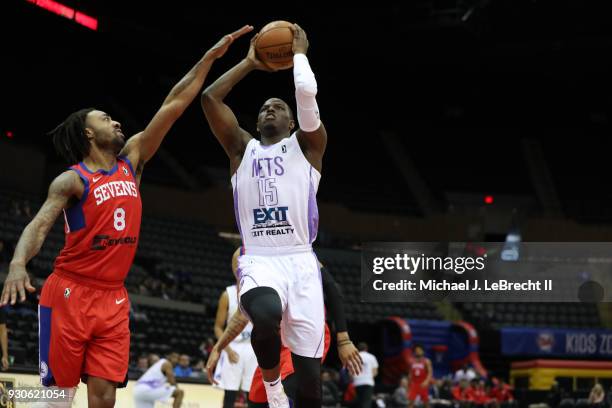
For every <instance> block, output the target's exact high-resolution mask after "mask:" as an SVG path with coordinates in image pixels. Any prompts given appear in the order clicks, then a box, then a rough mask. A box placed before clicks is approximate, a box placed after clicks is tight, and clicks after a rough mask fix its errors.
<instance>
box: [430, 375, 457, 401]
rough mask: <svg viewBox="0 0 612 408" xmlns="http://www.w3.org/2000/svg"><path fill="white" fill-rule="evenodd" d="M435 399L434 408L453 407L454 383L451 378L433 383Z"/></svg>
mask: <svg viewBox="0 0 612 408" xmlns="http://www.w3.org/2000/svg"><path fill="white" fill-rule="evenodd" d="M433 385H434V387H433V399H432V400H431V403H432V405H433V406H434V407H440V406H450V405H453V383H452V382H451V379H450V378H445V379H444V380H439V381H435V380H434V383H433Z"/></svg>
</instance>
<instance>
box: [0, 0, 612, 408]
mask: <svg viewBox="0 0 612 408" xmlns="http://www.w3.org/2000/svg"><path fill="white" fill-rule="evenodd" d="M54 10H55V11H59V14H58V13H56V12H54ZM67 10H68V11H67ZM69 10H73V11H72V14H74V11H78V12H79V13H82V14H84V15H85V16H86V17H81V18H80V19H79V21H77V19H76V18H75V17H74V16H73V17H72V18H66V15H67V14H69V13H70V12H69ZM610 11H612V7H610V6H609V5H608V4H606V2H594V1H593V2H591V1H579V0H558V1H540V0H454V1H453V0H443V1H440V0H410V1H397V2H387V1H382V2H365V3H357V2H352V3H345V4H340V3H338V4H336V3H335V2H313V3H307V2H247V3H244V4H241V3H239V2H224V1H220V2H211V1H206V2H203V1H202V2H197V1H186V0H174V1H170V2H165V1H161V2H140V1H135V2H132V1H102V0H81V1H78V0H57V2H55V1H50V0H49V1H45V0H40V1H34V0H27V1H26V0H5V1H2V2H1V4H0V21H1V24H0V38H1V40H0V44H1V45H0V56H1V57H0V58H1V63H0V65H1V74H0V84H1V87H0V89H1V92H2V99H3V103H2V106H3V107H2V109H1V110H0V276H1V277H2V281H4V277H5V276H6V273H7V270H8V264H9V262H10V260H11V257H12V254H13V250H14V246H15V244H16V242H17V239H18V238H19V236H20V234H21V231H22V230H23V228H24V227H25V226H26V225H27V224H28V222H29V221H30V220H31V219H32V217H33V216H34V215H35V214H36V212H37V210H38V209H39V207H40V205H41V204H42V202H43V201H44V199H45V197H46V193H47V187H48V185H49V183H50V182H51V180H53V179H54V178H55V177H56V176H57V175H58V174H60V173H61V172H62V171H63V169H65V165H64V164H63V163H62V162H61V161H60V159H59V158H58V156H57V155H56V154H55V152H54V150H53V146H52V143H51V139H50V137H49V136H48V135H47V132H48V131H50V130H51V129H53V128H54V127H55V126H56V125H58V124H59V123H60V122H61V121H62V120H63V119H64V118H65V117H66V116H67V115H68V114H69V113H70V112H73V111H75V110H77V109H80V108H84V107H89V106H93V107H98V108H99V109H101V110H104V111H106V112H110V113H111V115H112V116H113V119H115V120H118V121H120V122H121V123H122V127H123V129H124V133H125V134H126V136H128V135H132V134H134V133H136V132H137V131H140V130H142V128H143V127H144V126H145V125H146V124H147V123H148V120H150V118H151V117H152V116H153V114H154V113H155V112H156V110H157V109H158V108H159V106H160V105H161V102H162V101H163V99H164V98H165V96H166V94H167V93H168V91H169V90H170V89H171V88H172V86H173V85H174V84H175V83H176V82H177V81H178V80H179V79H180V78H181V77H182V75H184V73H186V72H187V71H188V70H189V69H190V67H191V66H192V65H193V64H194V63H195V62H196V61H197V60H198V59H199V58H200V57H201V56H202V55H203V53H204V52H205V51H206V50H207V49H208V48H209V47H211V46H212V45H213V44H214V43H215V42H216V41H217V40H218V39H219V38H220V37H221V36H222V35H224V34H226V33H229V32H231V31H233V30H236V29H238V28H239V27H241V26H242V25H244V24H252V25H253V26H254V27H255V30H256V31H257V30H259V29H260V28H261V27H262V26H263V25H265V24H266V23H268V22H270V21H273V20H279V19H282V20H287V21H291V22H297V23H299V24H300V26H301V27H303V28H304V29H305V31H306V33H307V34H308V38H309V41H310V49H309V51H308V58H309V60H310V63H311V66H312V68H313V71H314V73H315V75H316V78H317V82H318V90H319V93H318V95H317V100H318V104H319V107H320V109H321V118H322V119H323V120H324V121H325V125H326V128H327V131H328V135H329V141H328V147H327V151H326V153H325V157H324V162H323V172H322V173H323V177H322V180H321V184H320V188H319V192H318V200H319V214H320V227H319V235H318V239H317V241H316V243H315V251H316V253H317V255H318V258H319V259H320V260H321V262H322V263H323V264H324V265H325V266H326V267H327V268H328V270H329V271H330V272H331V274H332V275H333V276H334V277H335V279H336V280H337V281H338V283H339V284H340V286H341V289H342V293H343V297H344V305H345V310H346V313H347V319H348V325H349V332H350V335H351V339H352V340H353V341H354V342H355V344H357V343H358V342H366V343H368V345H369V351H370V352H371V353H372V354H374V355H375V356H376V358H377V360H378V362H379V364H380V368H379V374H378V376H377V377H376V379H375V381H376V385H375V389H374V397H373V400H372V405H371V406H372V407H383V406H387V407H393V406H406V405H401V404H400V405H397V404H398V403H397V402H394V401H393V397H392V396H393V394H394V391H395V390H396V388H397V387H398V384H399V382H400V378H401V377H402V376H403V375H407V373H408V368H407V364H408V363H407V361H409V360H410V357H411V356H410V354H411V351H410V350H411V347H412V346H413V345H414V344H416V343H419V344H422V345H423V346H424V347H425V353H426V355H427V356H428V357H429V358H430V359H431V360H432V362H433V364H434V378H435V384H434V385H432V387H430V391H429V392H430V395H431V397H432V398H436V399H437V400H438V402H436V403H435V404H438V405H440V406H442V405H444V406H450V405H452V406H457V407H459V406H461V407H466V406H470V405H471V406H473V407H477V406H483V407H485V406H487V407H493V406H505V407H511V406H520V407H528V406H529V405H531V404H546V405H548V406H549V407H550V408H556V407H558V406H564V407H568V408H570V407H574V406H575V407H587V406H596V407H604V406H611V405H612V304H611V303H589V302H567V303H544V302H542V303H533V302H523V303H508V302H486V303H479V302H471V303H452V302H449V301H444V300H441V301H436V302H415V303H384V302H377V303H366V302H362V301H361V277H360V273H361V272H360V270H361V266H360V265H361V263H360V262H361V247H362V245H363V243H366V242H378V241H391V242H404V241H406V242H425V241H440V242H449V241H462V242H509V241H513V240H514V241H516V240H518V241H521V242H610V241H612V182H611V175H612V168H611V163H612V160H611V157H612V156H611V152H612V150H611V148H612V142H611V136H612V127H611V121H612V98H611V95H612V62H611V61H612V58H610V57H611V54H612V24H611V23H610ZM62 13H63V14H64V15H60V14H62ZM251 35H252V34H248V35H247V36H246V38H240V39H239V40H237V41H236V42H235V43H234V44H233V45H232V46H231V48H230V49H229V51H228V53H227V54H226V55H225V56H223V57H222V58H221V59H219V60H217V61H216V62H215V64H214V65H213V67H212V69H211V71H210V73H209V75H208V77H207V79H206V82H205V86H206V85H208V84H210V83H212V81H214V80H215V79H216V78H217V77H218V76H219V75H221V74H222V73H223V72H225V70H227V69H229V68H230V67H231V66H233V65H234V64H236V63H237V62H238V61H239V60H240V59H242V58H244V57H245V56H246V52H247V50H248V44H249V42H248V39H249V38H250V36H251ZM272 96H276V97H280V98H283V99H285V100H287V101H289V102H290V104H293V108H294V109H295V97H294V84H293V76H292V75H291V70H287V71H280V72H277V73H266V72H254V73H252V74H250V75H248V77H246V78H245V79H244V80H243V81H242V82H241V83H240V84H239V85H237V86H236V87H235V89H234V91H233V92H232V93H231V94H230V95H229V96H228V99H227V101H228V104H229V105H230V106H231V107H232V108H233V109H234V110H235V112H236V113H237V116H238V120H239V122H240V124H241V125H242V126H243V127H244V128H245V129H247V130H249V131H251V132H252V133H253V134H256V133H255V124H256V118H257V112H258V109H259V107H260V106H261V104H262V103H263V102H264V101H265V100H266V99H267V98H269V97H272ZM141 193H142V200H143V219H142V228H141V234H140V238H139V241H140V242H139V245H138V250H137V253H136V258H135V261H134V264H133V267H132V269H131V270H130V273H129V275H128V278H127V281H126V287H127V289H128V292H129V294H130V301H131V314H130V326H131V346H130V370H129V378H130V380H131V382H133V381H135V380H136V379H138V377H139V376H140V375H141V374H142V372H143V370H145V369H146V364H147V363H146V361H144V359H142V358H141V357H146V356H149V355H150V354H151V353H154V354H158V355H165V354H166V353H168V352H171V351H176V352H178V353H180V354H184V355H186V356H188V358H189V361H188V362H187V363H186V364H187V365H189V366H190V367H191V368H192V370H191V371H192V373H191V375H190V376H189V377H185V378H179V382H180V383H181V385H184V389H185V390H186V397H185V398H186V402H184V406H188V407H221V399H222V392H221V391H219V390H217V389H213V388H212V387H211V386H210V385H208V384H209V381H208V379H207V378H206V370H205V369H204V366H205V363H206V359H207V357H208V353H209V352H210V348H211V346H212V345H213V344H214V342H215V341H216V340H215V335H214V332H213V326H214V319H215V314H216V309H217V302H218V300H219V296H220V295H221V293H222V292H223V290H224V289H225V287H226V286H228V285H231V284H232V283H233V282H234V278H233V276H232V272H231V267H230V261H231V256H232V253H233V252H234V250H235V249H236V248H237V247H238V246H239V245H240V235H239V234H238V230H237V228H236V224H235V218H234V210H233V202H232V190H231V186H230V182H229V170H228V166H227V157H226V155H225V154H224V151H223V150H222V148H221V147H220V145H219V144H218V142H217V140H216V139H215V137H214V136H213V135H212V133H211V131H210V129H209V127H208V124H207V122H206V119H205V117H204V116H203V114H202V109H201V108H200V104H199V100H198V98H196V100H195V101H194V102H193V103H192V105H191V106H190V107H189V108H188V109H187V111H186V112H185V114H184V115H183V116H182V117H181V118H180V119H179V120H178V121H177V122H176V124H175V125H174V126H173V128H172V129H171V131H170V132H169V134H168V135H167V137H166V138H165V140H164V142H163V144H162V147H161V149H160V150H159V151H158V153H157V154H156V155H155V157H154V158H153V159H152V160H151V161H150V162H149V163H147V165H146V166H145V168H144V175H143V178H142V185H141ZM63 225H64V219H63V217H60V218H58V220H57V222H56V225H55V227H54V228H53V229H52V231H51V232H50V234H49V236H48V238H47V239H46V241H45V244H44V246H43V247H42V249H41V251H40V253H39V254H38V255H37V256H36V257H35V258H34V259H33V260H32V261H30V263H29V264H28V271H29V273H30V275H31V277H32V278H33V282H34V286H35V287H36V288H37V291H36V293H33V294H31V295H29V296H28V299H27V301H26V302H25V303H20V304H16V305H14V306H6V307H4V308H3V311H2V314H4V315H5V316H6V317H5V320H6V329H7V332H8V356H7V357H8V361H9V363H10V366H9V367H8V370H4V371H2V372H0V382H1V383H2V384H3V386H5V387H8V388H10V387H17V386H18V385H19V384H25V383H27V384H34V385H35V384H37V381H38V380H37V375H38V374H37V372H38V319H37V306H38V299H39V295H40V288H41V287H42V285H43V283H44V281H45V279H46V278H47V276H48V275H49V274H50V273H51V272H52V270H53V262H54V259H55V257H56V256H57V254H58V253H59V250H60V249H61V248H62V246H63V244H64V231H63ZM474 250H475V251H478V248H476V249H474ZM611 257H612V254H611ZM611 262H612V261H611ZM610 273H611V274H612V268H610ZM604 290H606V291H610V290H612V288H610V287H605V288H604ZM0 327H2V325H1V324H0ZM1 333H2V331H1V330H0V334H1ZM509 341H510V342H513V344H514V345H516V347H510V345H509V344H508V342H509ZM521 342H524V344H520V345H517V344H518V343H521ZM183 360H184V358H183ZM465 365H468V366H470V367H471V369H469V370H468V371H469V373H465V372H459V373H458V370H460V369H463V367H464V366H465ZM324 371H326V372H329V373H330V376H329V377H330V378H331V380H330V381H332V382H333V383H334V384H335V386H336V388H337V391H338V398H337V400H336V401H333V402H332V403H331V404H330V405H329V406H334V407H335V406H338V407H339V406H343V407H344V406H346V407H348V406H352V405H351V398H352V397H353V396H354V389H353V387H352V385H351V380H350V378H349V377H348V375H347V374H346V372H345V371H343V370H342V369H341V364H340V360H339V358H338V355H337V351H336V347H335V340H334V341H333V342H332V346H331V348H330V354H329V356H328V358H327V360H326V361H325V363H324ZM472 373H473V374H474V375H476V376H478V377H481V378H482V379H483V380H484V383H485V385H484V387H485V390H486V392H487V393H488V394H487V395H488V397H487V398H483V399H482V400H478V401H477V400H470V401H459V400H457V399H454V398H453V397H454V396H455V394H453V392H452V391H453V390H456V387H459V383H460V381H459V380H460V378H462V376H468V375H472ZM596 384H601V386H602V387H603V390H604V392H605V397H604V398H603V401H601V402H598V400H597V399H593V398H592V395H591V394H592V390H593V389H594V388H595V387H596ZM473 386H474V387H477V385H475V383H474V385H473ZM81 388H84V387H81ZM508 390H510V394H511V395H512V396H513V397H512V398H510V397H508V395H509V394H508V393H507V392H506V391H508ZM502 391H504V392H502ZM79 392H80V393H84V391H83V390H81V391H79ZM499 395H503V396H505V397H501V400H500V398H499V397H498V396H499ZM590 397H591V398H590ZM77 399H78V398H77ZM77 403H78V404H81V405H78V404H77ZM75 404H76V405H78V406H86V405H85V404H86V399H83V395H81V399H80V400H78V401H76V402H75ZM394 404H395V405H394ZM6 406H9V405H6ZM117 406H120V407H131V406H133V400H132V396H131V394H130V388H129V387H128V388H127V389H124V390H118V391H117ZM156 406H169V405H163V404H159V405H156ZM239 406H240V407H245V406H246V404H245V402H244V398H243V397H239V398H238V399H237V402H236V407H239ZM326 406H328V405H326ZM538 406H540V407H544V405H538Z"/></svg>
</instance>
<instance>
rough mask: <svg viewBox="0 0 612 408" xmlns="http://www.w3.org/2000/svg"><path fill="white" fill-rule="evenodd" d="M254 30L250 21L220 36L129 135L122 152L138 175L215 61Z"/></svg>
mask: <svg viewBox="0 0 612 408" xmlns="http://www.w3.org/2000/svg"><path fill="white" fill-rule="evenodd" d="M251 30H253V27H252V26H248V25H247V26H244V27H242V28H241V29H240V30H237V31H234V32H233V33H231V34H228V35H225V36H224V37H223V38H222V39H221V40H219V42H217V44H215V45H214V46H213V47H212V48H211V49H209V50H208V51H207V52H206V54H204V56H203V57H202V58H201V59H200V60H199V61H198V62H197V63H196V64H195V65H194V66H193V68H191V70H190V71H189V72H188V73H187V74H186V75H185V76H184V77H183V78H182V79H181V80H180V81H179V82H178V83H177V84H176V85H175V86H174V88H172V90H171V91H170V93H169V94H168V96H167V97H166V99H165V100H164V102H163V104H162V106H161V108H159V110H158V111H157V113H156V114H155V116H153V119H151V121H150V122H149V124H148V125H147V127H146V128H145V129H144V130H143V131H142V132H141V133H139V134H137V135H136V136H134V137H132V138H130V140H129V141H128V143H127V144H126V145H125V147H124V148H123V151H122V152H121V154H124V155H127V156H128V158H129V159H130V161H131V162H132V163H133V164H134V166H136V167H137V168H138V169H139V170H137V173H138V176H140V172H141V169H142V166H143V165H144V164H145V163H146V162H147V161H149V160H150V159H151V157H153V155H154V154H155V152H156V151H157V149H158V148H159V145H160V144H161V142H162V140H163V139H164V137H165V136H166V134H167V133H168V131H169V130H170V128H171V127H172V125H173V124H174V122H176V120H177V119H178V118H179V117H180V116H181V115H182V114H183V112H184V111H185V109H187V107H188V106H189V105H190V104H191V102H192V101H193V99H194V98H195V97H196V95H197V94H198V92H199V91H200V89H201V88H202V85H203V84H204V80H205V79H206V75H207V74H208V71H209V70H210V67H211V66H212V64H213V62H214V61H215V60H216V59H217V58H220V57H221V56H223V55H224V54H225V52H226V51H227V49H228V48H229V46H230V45H231V44H232V42H234V40H236V39H237V38H239V37H240V36H242V35H243V34H246V33H248V32H249V31H251Z"/></svg>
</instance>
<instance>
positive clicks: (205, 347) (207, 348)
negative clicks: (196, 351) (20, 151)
mask: <svg viewBox="0 0 612 408" xmlns="http://www.w3.org/2000/svg"><path fill="white" fill-rule="evenodd" d="M214 346H215V340H214V339H213V338H212V337H209V338H207V339H206V341H203V342H202V344H200V351H201V352H202V358H203V359H204V361H206V360H208V356H209V355H210V352H211V351H212V349H213V347H214Z"/></svg>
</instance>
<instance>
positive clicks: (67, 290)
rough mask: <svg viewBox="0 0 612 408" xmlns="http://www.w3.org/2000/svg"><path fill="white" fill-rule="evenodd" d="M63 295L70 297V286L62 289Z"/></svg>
mask: <svg viewBox="0 0 612 408" xmlns="http://www.w3.org/2000/svg"><path fill="white" fill-rule="evenodd" d="M64 297H65V298H66V299H68V298H69V297H70V288H66V289H64Z"/></svg>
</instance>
